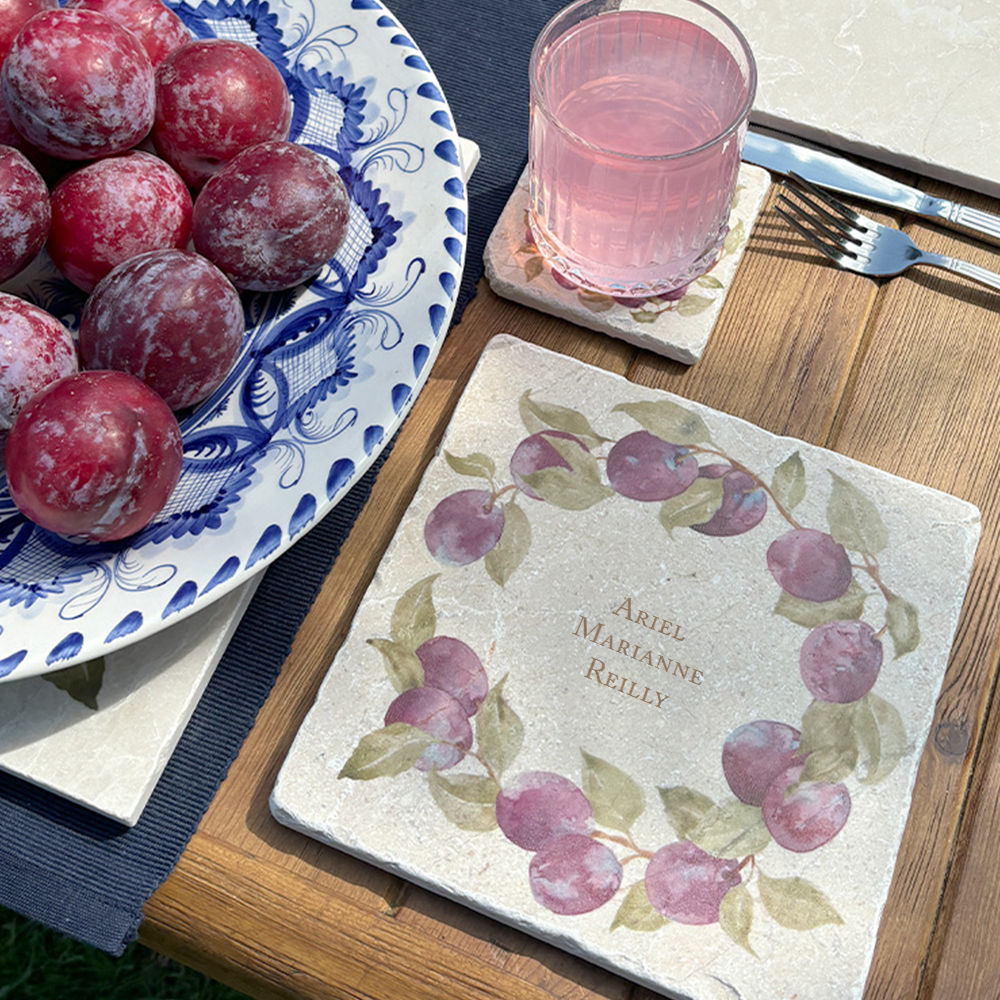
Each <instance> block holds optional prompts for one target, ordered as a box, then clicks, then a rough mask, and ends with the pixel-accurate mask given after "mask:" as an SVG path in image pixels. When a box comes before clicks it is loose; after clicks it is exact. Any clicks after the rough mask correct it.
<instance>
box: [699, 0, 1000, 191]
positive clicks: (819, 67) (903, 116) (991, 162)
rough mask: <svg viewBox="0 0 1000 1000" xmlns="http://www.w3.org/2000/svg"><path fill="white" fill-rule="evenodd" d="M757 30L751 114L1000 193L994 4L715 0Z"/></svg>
mask: <svg viewBox="0 0 1000 1000" xmlns="http://www.w3.org/2000/svg"><path fill="white" fill-rule="evenodd" d="M714 6H715V7H717V8H718V9H719V10H721V11H722V12H723V13H725V14H727V15H728V16H729V17H730V18H731V19H732V20H733V21H734V22H735V23H736V25H737V26H738V27H739V28H740V29H741V30H742V31H743V33H744V34H745V35H746V37H747V40H748V41H749V43H750V46H751V48H752V49H753V51H754V54H755V56H756V60H757V67H758V72H759V85H758V90H757V100H756V101H755V104H754V111H753V114H752V116H751V120H753V121H756V122H758V123H760V124H762V125H770V126H773V127H775V128H780V129H783V130H785V131H788V132H792V133H794V134H797V135H800V136H802V137H803V138H806V139H812V140H814V141H818V142H824V143H827V144H829V145H831V146H834V147H836V148H838V149H841V150H844V151H847V152H854V153H857V154H863V155H865V156H869V157H872V158H874V159H876V160H880V161H883V162H885V163H891V164H895V165H898V166H904V167H909V168H912V169H914V170H916V171H919V172H920V173H922V174H926V175H929V176H931V177H937V178H939V179H944V180H950V181H953V182H955V183H957V184H960V185H962V186H965V187H969V188H972V189H973V190H978V191H982V192H985V193H987V194H991V195H993V196H1000V132H998V130H997V127H996V118H997V115H996V95H997V93H998V92H1000V58H998V56H997V39H998V38H1000V6H998V5H997V4H996V3H995V2H993V0H967V2H963V3H941V2H937V0H930V2H928V0H810V2H809V3H788V2H786V0H714Z"/></svg>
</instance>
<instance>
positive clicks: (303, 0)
mask: <svg viewBox="0 0 1000 1000" xmlns="http://www.w3.org/2000/svg"><path fill="white" fill-rule="evenodd" d="M166 3H167V5H168V6H169V7H171V8H172V9H173V10H175V11H176V12H177V13H178V14H179V15H180V17H181V19H182V20H183V21H184V22H185V24H187V25H188V27H189V28H190V29H191V31H192V33H193V34H194V35H195V36H197V37H209V36H213V35H216V36H219V37H225V38H232V39H238V40H240V41H243V42H248V43H250V44H252V45H255V46H256V47H257V48H259V49H260V50H261V51H262V52H263V53H264V54H265V55H267V56H268V57H269V58H270V59H271V60H272V61H273V62H274V63H275V65H277V66H278V68H279V69H280V70H281V72H282V74H283V75H284V77H285V79H286V81H287V83H288V87H289V90H290V92H291V94H292V98H293V103H294V113H293V118H292V135H291V137H292V138H293V139H294V140H296V141H297V142H300V143H302V144H303V145H306V146H309V147H310V148H312V149H314V150H316V151H318V152H320V153H322V154H324V155H326V156H328V157H329V158H330V159H331V160H332V161H333V162H334V163H335V165H336V166H337V168H338V169H339V171H340V175H341V177H342V178H343V180H344V182H345V183H346V185H347V188H348V190H349V192H350V194H351V201H352V210H351V225H350V230H349V233H348V236H347V238H346V239H345V241H344V244H343V246H342V247H341V249H340V251H339V252H338V254H337V256H336V257H335V258H334V260H333V261H331V262H330V265H329V266H328V267H327V268H325V269H324V270H323V271H322V272H321V273H320V275H318V276H317V278H316V279H314V280H313V281H312V282H311V283H309V284H308V285H306V286H303V287H301V288H299V289H295V290H294V291H292V292H286V293H277V294H270V295H268V294H259V295H255V296H251V297H248V298H247V299H246V305H247V317H248V322H247V333H246V338H245V341H244V347H243V351H242V353H241V355H240V358H239V360H238V362H237V364H236V366H235V367H234V369H233V371H232V373H231V374H230V376H229V378H228V379H227V381H226V383H225V384H224V385H223V386H222V387H221V388H220V389H219V391H218V392H216V393H215V395H214V396H212V397H211V399H209V400H207V401H206V402H205V403H204V404H203V405H202V406H201V407H200V408H198V410H197V411H196V412H194V413H192V414H190V415H187V416H186V417H185V418H184V419H182V421H181V427H182V430H183V432H184V446H185V447H184V470H183V473H182V475H181V479H180V482H179V483H178V485H177V488H176V489H175V491H174V493H173V495H172V496H171V498H170V500H169V502H168V504H167V506H166V508H165V509H164V510H163V511H162V512H161V514H160V515H159V517H158V518H157V519H156V520H155V521H154V522H153V523H152V524H150V525H149V526H147V527H146V528H144V529H143V530H142V531H141V532H139V533H138V534H137V535H134V536H133V537H132V538H131V539H128V540H127V541H125V542H119V543H113V544H100V545H99V544H94V543H81V542H75V541H72V540H69V539H66V538H63V537H61V536H58V535H54V534H52V533H50V532H47V531H44V530H42V529H41V528H38V527H36V526H35V525H33V524H31V523H30V522H28V521H26V520H25V519H24V518H23V517H21V515H20V514H19V513H18V512H17V510H16V508H15V507H14V505H13V503H12V501H11V499H10V495H9V493H8V491H7V488H6V481H5V480H3V481H2V483H0V680H11V679H16V678H21V677H28V676H31V675H34V674H41V673H45V672H47V671H50V670H55V669H60V668H62V667H66V666H69V665H71V664H73V663H76V662H79V661H82V660H87V659H91V658H93V657H96V656H99V655H101V654H103V653H106V652H109V651H111V650H113V649H116V648H119V647H122V646H124V645H127V644H130V643H133V642H136V641H137V640H139V639H141V638H144V637H145V636H148V635H151V634H152V633H154V632H156V631H158V630H160V629H161V628H164V627H166V626H168V625H172V624H174V623H175V622H177V621H179V620H180V619H181V618H183V617H185V616H186V615H189V614H191V613H192V612H194V611H196V610H198V609H199V608H201V607H204V606H205V605H206V604H208V603H210V602H211V601H213V600H215V599H217V598H219V597H221V596H222V595H223V594H225V593H227V592H228V591H229V590H231V589H232V588H233V587H236V586H238V585H239V584H240V583H242V582H244V581H245V580H247V579H248V577H250V576H251V575H253V574H255V573H258V572H259V571H260V570H261V569H263V567H264V566H266V565H267V563H269V562H270V561H271V560H273V559H275V558H276V557H277V556H278V555H280V554H281V552H282V551H284V550H285V549H286V548H287V547H288V546H289V545H291V544H292V543H293V542H294V541H295V540H296V539H297V538H299V537H301V535H302V534H303V533H304V532H306V531H308V530H309V528H310V527H311V526H312V525H314V524H315V523H316V522H317V521H318V520H319V519H320V518H321V517H322V516H323V515H324V514H325V513H326V512H327V511H328V510H329V509H330V508H331V507H332V506H333V505H334V504H336V503H337V501H338V500H340V498H341V497H343V496H344V494H345V492H346V491H347V490H348V489H349V488H350V487H351V486H352V485H353V484H354V483H355V482H356V481H357V479H358V478H359V476H361V475H362V474H363V473H364V472H365V470H366V469H367V468H368V467H369V466H370V465H371V463H372V462H373V461H374V459H375V458H376V456H377V455H378V454H379V452H380V451H381V449H382V448H383V447H384V446H385V444H386V443H387V442H388V440H389V439H390V438H391V437H392V435H393V433H394V432H395V430H396V429H397V428H398V426H399V424H400V423H401V422H402V420H403V417H404V416H405V414H406V413H407V411H408V410H409V408H410V406H411V405H412V403H413V400H414V398H415V397H416V394H417V392H418V391H419V389H420V387H421V386H422V385H423V383H424V381H425V380H426V377H427V375H428V373H429V370H430V367H431V364H432V362H433V360H434V358H435V357H436V355H437V351H438V348H439V347H440V343H441V340H442V338H443V337H444V335H445V332H446V330H447V328H448V323H449V321H450V318H451V314H452V310H453V306H454V297H455V295H456V294H457V291H458V285H459V280H460V278H461V273H462V266H463V263H464V258H465V229H466V212H467V200H466V191H465V184H464V181H463V179H462V178H463V174H462V170H461V167H460V157H459V147H458V137H457V135H456V132H455V127H454V123H453V121H452V118H451V113H450V111H449V109H448V105H447V102H446V101H445V99H444V96H443V95H442V93H441V91H440V88H439V85H438V83H437V81H436V79H435V77H434V74H433V73H432V71H431V69H430V67H429V66H428V65H427V63H426V62H425V60H424V58H423V56H422V55H421V54H420V52H419V50H418V49H417V47H416V46H415V45H414V43H413V42H412V41H411V40H410V39H409V37H408V36H407V35H406V32H405V30H404V29H403V28H402V26H400V25H399V23H398V22H397V21H396V20H395V19H394V18H393V17H392V15H391V14H390V13H389V11H388V10H387V9H386V8H385V7H383V6H382V5H381V4H380V3H378V2H376V0H248V2H243V0H218V2H216V0H199V2H197V3H195V2H193V0H192V2H182V0H166ZM40 261H41V263H40V265H39V266H37V267H35V268H33V269H32V270H31V272H30V274H28V275H27V276H22V277H21V278H19V279H15V281H14V282H10V283H8V285H6V286H5V290H8V291H16V292H18V293H19V294H22V295H24V296H25V297H26V298H28V299H30V300H31V301H34V302H36V303H38V304H40V305H42V306H44V307H45V308H46V309H48V310H50V311H51V312H53V313H54V314H55V315H57V316H60V317H61V318H63V319H64V320H65V321H66V322H67V324H68V325H70V326H71V327H72V326H75V324H76V321H77V319H78V317H79V312H80V308H81V306H82V297H81V295H80V293H79V292H77V291H75V290H74V289H73V287H72V286H71V285H69V283H68V282H66V281H64V280H62V279H61V278H60V277H59V276H58V274H57V273H56V272H55V270H54V269H53V268H52V267H51V265H50V264H47V262H46V261H45V258H44V256H43V257H42V258H41V259H40ZM17 281H20V284H19V285H18V284H16V282H17Z"/></svg>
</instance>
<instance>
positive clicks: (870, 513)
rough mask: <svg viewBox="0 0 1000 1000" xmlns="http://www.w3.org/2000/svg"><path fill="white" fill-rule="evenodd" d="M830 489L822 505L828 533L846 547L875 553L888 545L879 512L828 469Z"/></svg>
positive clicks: (846, 482) (863, 496) (850, 485)
mask: <svg viewBox="0 0 1000 1000" xmlns="http://www.w3.org/2000/svg"><path fill="white" fill-rule="evenodd" d="M830 476H831V477H832V479H833V492H832V493H831V494H830V500H829V502H828V503H827V505H826V519H827V521H828V522H829V524H830V534H831V535H833V537H834V539H835V540H836V541H838V542H840V544H841V545H843V546H844V548H846V549H851V550H853V551H855V552H867V553H868V554H869V555H875V554H876V553H878V552H881V551H882V550H883V549H884V548H885V547H886V546H887V545H888V544H889V529H888V528H886V526H885V522H884V521H883V520H882V515H881V514H880V513H879V511H878V507H876V506H875V504H873V503H872V502H871V500H869V499H868V497H866V496H865V495H864V493H862V492H861V490H859V489H858V488H857V487H856V486H854V485H852V484H851V483H849V482H848V481H847V480H846V479H841V477H840V476H838V475H837V474H836V473H835V472H831V473H830Z"/></svg>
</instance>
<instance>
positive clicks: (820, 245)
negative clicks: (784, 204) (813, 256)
mask: <svg viewBox="0 0 1000 1000" xmlns="http://www.w3.org/2000/svg"><path fill="white" fill-rule="evenodd" d="M789 204H791V202H789ZM774 210H775V211H776V212H777V213H778V215H780V216H781V217H782V218H783V219H784V220H785V221H786V222H787V223H788V224H789V225H790V226H791V227H792V229H794V230H795V231H796V232H797V233H798V234H799V235H800V236H801V237H802V238H803V239H805V240H807V241H808V242H809V243H811V244H812V245H813V246H814V247H815V248H816V249H817V250H819V251H820V253H822V254H824V255H825V256H827V257H829V258H830V260H832V261H834V262H836V263H840V260H841V258H842V257H843V255H844V254H845V253H849V252H850V251H848V250H847V249H846V248H844V247H843V246H841V245H840V244H836V245H831V244H830V243H827V242H826V241H825V240H822V239H820V238H819V236H817V235H816V234H815V233H814V232H812V231H811V230H809V229H806V227H805V226H803V225H802V224H801V223H800V222H799V221H798V220H797V219H796V218H794V216H792V215H791V213H789V212H786V211H785V210H784V209H783V208H781V207H779V206H776V207H775V209H774Z"/></svg>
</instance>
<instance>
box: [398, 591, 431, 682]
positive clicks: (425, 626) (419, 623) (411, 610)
mask: <svg viewBox="0 0 1000 1000" xmlns="http://www.w3.org/2000/svg"><path fill="white" fill-rule="evenodd" d="M438 576H440V574H439V573H434V574H432V575H431V576H426V577H424V579H423V580H420V581H418V582H417V583H415V584H414V585H413V586H412V587H410V589H409V590H407V591H406V593H405V594H403V596H402V597H400V598H399V600H398V601H396V606H395V608H393V611H392V620H391V621H390V623H389V635H390V636H391V638H392V639H393V641H394V642H397V643H399V644H400V645H403V646H409V647H411V648H412V649H416V648H417V646H419V645H420V644H421V643H422V642H426V641H427V640H428V639H430V638H432V637H433V635H434V632H435V630H436V629H437V614H436V612H435V611H434V601H433V599H432V597H431V587H432V586H433V585H434V581H435V580H436V579H437V578H438ZM421 683H423V681H422V680H421Z"/></svg>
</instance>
